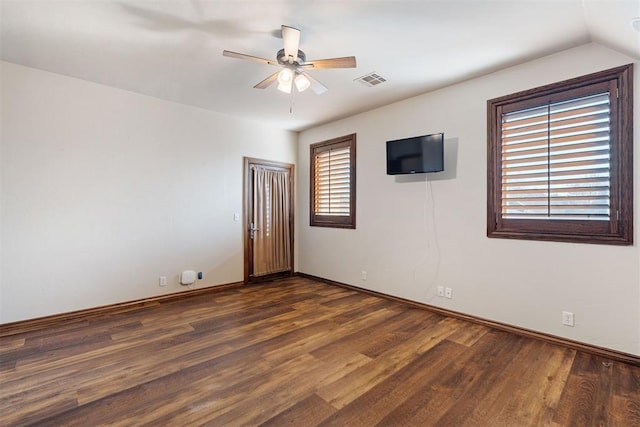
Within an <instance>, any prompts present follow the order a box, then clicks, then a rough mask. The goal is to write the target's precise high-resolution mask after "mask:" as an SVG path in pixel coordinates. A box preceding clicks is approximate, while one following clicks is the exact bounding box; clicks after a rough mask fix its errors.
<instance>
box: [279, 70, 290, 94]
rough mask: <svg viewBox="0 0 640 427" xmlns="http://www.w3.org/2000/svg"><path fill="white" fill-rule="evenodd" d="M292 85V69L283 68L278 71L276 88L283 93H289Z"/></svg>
mask: <svg viewBox="0 0 640 427" xmlns="http://www.w3.org/2000/svg"><path fill="white" fill-rule="evenodd" d="M292 85H293V71H292V70H291V69H290V68H283V69H282V71H280V72H279V73H278V90H279V91H280V92H284V93H291V86H292Z"/></svg>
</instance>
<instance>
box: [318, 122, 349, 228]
mask: <svg viewBox="0 0 640 427" xmlns="http://www.w3.org/2000/svg"><path fill="white" fill-rule="evenodd" d="M347 147H348V148H349V187H348V189H349V211H348V213H347V214H346V215H345V214H337V215H335V214H334V215H327V214H323V213H322V212H320V209H319V208H318V207H317V206H318V203H317V197H316V186H317V185H318V183H317V180H316V163H317V162H316V160H317V158H318V155H320V154H322V153H326V152H328V151H331V150H339V149H344V148H347ZM309 153H310V161H309V169H310V172H311V173H310V175H311V179H310V182H309V184H310V185H309V187H310V196H309V216H310V219H309V224H310V225H311V226H315V227H333V228H351V229H353V228H356V134H355V133H354V134H350V135H345V136H341V137H338V138H334V139H330V140H328V141H322V142H318V143H315V144H311V145H310V147H309Z"/></svg>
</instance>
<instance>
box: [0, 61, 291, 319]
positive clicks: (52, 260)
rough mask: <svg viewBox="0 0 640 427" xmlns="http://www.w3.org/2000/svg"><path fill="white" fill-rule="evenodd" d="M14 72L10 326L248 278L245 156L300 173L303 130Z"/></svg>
mask: <svg viewBox="0 0 640 427" xmlns="http://www.w3.org/2000/svg"><path fill="white" fill-rule="evenodd" d="M0 67H1V68H0V73H1V75H2V77H1V78H2V80H1V89H2V96H1V97H2V106H1V108H2V116H1V117H2V133H1V136H2V149H1V151H0V158H1V159H2V171H1V172H2V173H1V181H0V182H1V198H0V201H1V221H2V227H1V233H2V234H1V236H2V240H1V242H2V246H1V250H2V252H1V253H2V256H1V262H2V264H0V265H1V267H2V274H1V285H0V295H1V300H0V323H6V322H12V321H17V320H22V319H27V318H33V317H39V316H44V315H49V314H55V313H61V312H68V311H72V310H78V309H83V308H89V307H96V306H101V305H105V304H110V303H116V302H122V301H130V300H134V299H138V298H145V297H150V296H154V295H159V294H163V293H171V292H178V291H181V290H184V289H185V288H184V287H181V286H180V285H179V284H178V274H179V272H180V271H182V270H185V269H194V270H196V271H202V272H203V273H204V280H202V281H200V282H198V283H197V287H204V286H211V285H216V284H222V283H230V282H237V281H241V280H242V279H243V261H242V260H243V253H242V250H243V245H242V229H241V223H240V222H234V220H233V215H234V213H241V212H242V157H243V156H250V157H257V158H264V159H270V160H278V161H284V162H291V163H294V162H295V160H296V137H297V136H296V134H295V133H292V132H287V131H283V130H279V129H274V128H268V127H264V126H261V125H257V124H255V123H252V122H247V121H240V120H235V119H231V118H229V117H225V116H222V115H218V114H214V113H211V112H208V111H205V110H201V109H197V108H192V107H187V106H184V105H179V104H174V103H170V102H165V101H161V100H158V99H154V98H150V97H146V96H142V95H138V94H134V93H129V92H126V91H122V90H117V89H113V88H109V87H106V86H101V85H98V84H93V83H89V82H86V81H82V80H78V79H74V78H69V77H65V76H61V75H57V74H52V73H47V72H43V71H39V70H35V69H31V68H26V67H22V66H18V65H14V64H10V63H6V62H4V63H0ZM211 96H215V94H211ZM161 275H164V276H167V277H168V280H169V285H168V286H167V287H166V288H165V287H163V288H161V287H159V286H158V277H159V276H161Z"/></svg>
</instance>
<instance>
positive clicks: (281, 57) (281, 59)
mask: <svg viewBox="0 0 640 427" xmlns="http://www.w3.org/2000/svg"><path fill="white" fill-rule="evenodd" d="M276 59H277V60H278V64H282V65H295V66H298V65H302V64H304V62H305V61H306V60H307V55H305V54H304V52H303V51H301V50H298V57H297V58H295V59H294V61H293V62H290V61H289V58H288V57H287V56H286V55H285V53H284V49H280V50H279V51H278V55H276Z"/></svg>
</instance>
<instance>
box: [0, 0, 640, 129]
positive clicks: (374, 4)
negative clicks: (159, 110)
mask: <svg viewBox="0 0 640 427" xmlns="http://www.w3.org/2000/svg"><path fill="white" fill-rule="evenodd" d="M0 8H1V9H0V40H1V42H0V43H1V44H0V55H1V59H2V60H5V61H8V62H13V63H16V64H21V65H26V66H29V67H33V68H37V69H41V70H46V71H51V72H55V73H59V74H64V75H67V76H72V77H77V78H80V79H84V80H88V81H92V82H96V83H100V84H104V85H108V86H112V87H116V88H120V89H124V90H128V91H132V92H137V93H141V94H145V95H149V96H153V97H157V98H161V99H165V100H169V101H174V102H178V103H182V104H187V105H192V106H196V107H200V108H205V109H208V110H212V111H216V112H219V113H222V114H225V115H229V116H235V117H241V118H244V119H249V120H255V121H259V122H262V123H266V124H269V125H273V126H277V127H280V128H285V129H290V130H302V129H305V128H308V127H310V126H313V125H316V124H320V123H324V122H327V121H331V120H334V119H337V118H340V117H345V116H348V115H351V114H354V113H357V112H361V111H366V110H369V109H372V108H375V107H378V106H381V105H384V104H388V103H391V102H394V101H398V100H401V99H405V98H408V97H411V96H415V95H418V94H421V93H424V92H428V91H431V90H434V89H437V88H440V87H443V86H446V85H450V84H452V83H455V82H459V81H463V80H465V79H469V78H471V77H474V76H479V75H482V74H485V73H489V72H491V71H495V70H497V69H500V68H504V67H507V66H510V65H514V64H518V63H521V62H525V61H528V60H531V59H534V58H537V57H541V56H544V55H547V54H550V53H553V52H557V51H561V50H564V49H567V48H570V47H574V46H579V45H581V44H585V43H588V42H595V43H599V44H602V45H605V46H607V47H609V48H612V49H615V50H617V51H619V52H622V53H624V54H626V55H629V56H631V57H634V58H637V59H640V33H639V32H637V31H634V29H633V28H632V25H631V21H632V19H633V18H636V17H640V1H638V0H556V1H551V0H537V1H534V0H508V1H507V0H500V1H488V0H446V1H428V0H425V1H415V0H413V1H405V0H381V1H364V0H343V1H337V0H326V1H322V0H319V1H309V0H288V1H259V0H250V1H242V0H237V1H231V0H190V1H187V0H184V1H178V0H174V1H166V0H165V1H155V0H138V1H136V0H120V1H110V0H101V1H98V0H92V1H75V0H60V1H59V0H15V1H14V0H0ZM282 24H285V25H288V26H293V27H296V28H298V29H300V30H301V32H302V33H301V41H300V49H301V50H303V51H304V52H305V53H306V55H307V58H308V59H323V58H331V57H340V56H349V55H354V56H356V57H357V67H356V68H354V69H329V70H325V69H321V70H312V71H310V74H311V75H312V76H313V77H315V78H316V79H318V80H319V81H321V82H322V83H323V84H325V85H326V86H327V87H328V88H329V91H328V92H326V93H324V94H321V95H316V94H314V93H313V92H311V91H305V92H303V93H295V94H294V95H293V96H291V95H286V94H284V93H282V92H279V91H278V90H277V89H276V85H272V86H271V87H269V88H267V89H254V88H253V86H254V85H255V84H256V83H258V82H260V81H261V80H263V79H264V78H265V77H267V76H268V75H270V74H272V73H273V72H274V71H277V69H276V68H274V67H273V66H271V65H266V64H259V63H255V62H250V61H242V60H238V59H234V58H227V57H223V56H222V51H223V50H224V49H228V50H232V51H236V52H242V53H246V54H249V55H254V56H258V57H263V58H267V59H275V57H276V53H277V51H278V50H279V49H281V48H282V38H281V35H280V26H281V25H282ZM371 72H375V73H377V74H378V75H380V76H382V77H383V78H384V79H386V82H384V83H382V84H379V85H376V86H372V87H368V86H365V85H363V84H361V83H359V82H357V81H355V79H356V78H358V77H361V76H363V75H366V74H369V73H371Z"/></svg>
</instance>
